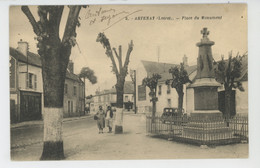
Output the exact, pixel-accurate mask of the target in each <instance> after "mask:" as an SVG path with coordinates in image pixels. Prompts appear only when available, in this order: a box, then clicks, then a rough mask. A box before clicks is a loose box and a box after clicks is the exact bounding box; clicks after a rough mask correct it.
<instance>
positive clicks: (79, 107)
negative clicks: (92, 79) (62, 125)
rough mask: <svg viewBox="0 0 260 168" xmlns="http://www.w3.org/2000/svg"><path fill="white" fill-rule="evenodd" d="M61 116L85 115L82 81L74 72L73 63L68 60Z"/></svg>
mask: <svg viewBox="0 0 260 168" xmlns="http://www.w3.org/2000/svg"><path fill="white" fill-rule="evenodd" d="M63 101H64V102H63V117H75V116H83V115H85V110H84V108H85V105H84V82H83V81H82V80H81V79H80V78H79V76H78V75H75V74H74V64H73V62H72V61H70V62H69V65H68V70H67V73H66V80H65V85H64V100H63Z"/></svg>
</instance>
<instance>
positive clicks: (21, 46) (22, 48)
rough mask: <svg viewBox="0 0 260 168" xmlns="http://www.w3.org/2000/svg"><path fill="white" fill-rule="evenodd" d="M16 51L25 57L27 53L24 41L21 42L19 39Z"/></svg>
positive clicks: (26, 45)
mask: <svg viewBox="0 0 260 168" xmlns="http://www.w3.org/2000/svg"><path fill="white" fill-rule="evenodd" d="M17 49H18V51H20V52H21V53H22V54H23V55H25V56H26V57H27V52H28V43H27V42H26V41H23V40H22V39H20V41H19V42H18V48H17Z"/></svg>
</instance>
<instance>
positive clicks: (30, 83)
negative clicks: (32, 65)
mask: <svg viewBox="0 0 260 168" xmlns="http://www.w3.org/2000/svg"><path fill="white" fill-rule="evenodd" d="M26 87H27V88H30V89H37V76H36V75H34V74H32V73H27V74H26Z"/></svg>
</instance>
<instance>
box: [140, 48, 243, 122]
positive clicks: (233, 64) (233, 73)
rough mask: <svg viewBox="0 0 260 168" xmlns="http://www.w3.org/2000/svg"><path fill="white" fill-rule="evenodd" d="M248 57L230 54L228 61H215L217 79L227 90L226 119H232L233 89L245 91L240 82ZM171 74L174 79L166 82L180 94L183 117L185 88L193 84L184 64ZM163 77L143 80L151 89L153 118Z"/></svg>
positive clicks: (179, 112) (180, 112) (156, 74)
mask: <svg viewBox="0 0 260 168" xmlns="http://www.w3.org/2000/svg"><path fill="white" fill-rule="evenodd" d="M246 56H247V53H245V54H243V55H240V54H239V53H238V54H237V55H236V56H235V57H233V56H232V52H230V54H229V57H228V60H224V57H223V56H222V58H221V61H218V62H216V61H214V62H213V64H214V71H215V79H216V81H217V82H219V83H220V84H222V85H224V90H225V112H224V114H225V115H226V116H225V117H228V118H229V117H230V113H231V112H230V110H231V107H230V106H231V94H232V89H233V88H235V89H236V88H237V89H239V90H240V91H244V88H243V86H242V83H241V82H240V81H239V80H236V79H239V78H240V77H241V72H242V59H243V58H245V57H246ZM169 73H170V74H171V75H172V79H168V80H166V82H165V84H166V85H170V86H171V87H172V88H175V90H176V92H177V94H178V115H179V116H181V115H182V112H183V96H184V92H183V87H184V85H185V84H186V83H192V81H191V80H190V79H189V75H188V73H187V71H186V69H185V66H184V64H183V63H180V66H175V67H171V68H170V69H169ZM160 78H161V75H159V74H158V73H155V74H152V76H149V77H146V78H144V79H143V81H142V83H143V85H144V86H147V87H148V88H149V89H150V92H149V96H150V97H151V102H152V116H153V117H154V116H155V113H156V102H157V101H158V97H157V96H156V93H157V85H158V80H159V79H160Z"/></svg>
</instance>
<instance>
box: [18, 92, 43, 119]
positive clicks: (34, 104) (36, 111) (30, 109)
mask: <svg viewBox="0 0 260 168" xmlns="http://www.w3.org/2000/svg"><path fill="white" fill-rule="evenodd" d="M41 102H42V101H41V93H34V92H24V91H21V102H20V116H21V118H20V121H32V120H40V119H41V118H42V116H41V114H42V111H41V107H42V104H41Z"/></svg>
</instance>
